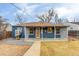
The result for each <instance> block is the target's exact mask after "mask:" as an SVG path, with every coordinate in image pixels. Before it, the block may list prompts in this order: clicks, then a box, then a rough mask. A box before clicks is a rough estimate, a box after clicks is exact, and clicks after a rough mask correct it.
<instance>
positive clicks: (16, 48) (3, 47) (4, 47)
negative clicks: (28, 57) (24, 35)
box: [0, 44, 30, 56]
mask: <svg viewBox="0 0 79 59" xmlns="http://www.w3.org/2000/svg"><path fill="white" fill-rule="evenodd" d="M29 48H30V46H27V45H24V46H20V45H8V44H0V56H22V55H24V53H25V52H26V51H27V50H28V49H29Z"/></svg>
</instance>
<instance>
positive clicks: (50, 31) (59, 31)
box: [12, 22, 68, 39]
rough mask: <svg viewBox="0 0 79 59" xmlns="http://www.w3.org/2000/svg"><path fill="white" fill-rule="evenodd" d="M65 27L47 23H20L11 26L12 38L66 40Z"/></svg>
mask: <svg viewBox="0 0 79 59" xmlns="http://www.w3.org/2000/svg"><path fill="white" fill-rule="evenodd" d="M67 27H68V26H66V25H63V24H52V23H47V22H30V23H20V24H17V25H16V26H12V36H13V37H14V38H15V37H16V36H17V35H19V37H20V38H40V39H41V38H53V39H54V38H55V39H56V38H61V39H65V38H68V30H67Z"/></svg>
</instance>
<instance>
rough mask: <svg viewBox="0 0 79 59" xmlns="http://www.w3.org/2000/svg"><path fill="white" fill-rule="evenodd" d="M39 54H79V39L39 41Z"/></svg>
mask: <svg viewBox="0 0 79 59" xmlns="http://www.w3.org/2000/svg"><path fill="white" fill-rule="evenodd" d="M40 55H41V56H79V41H48V42H41V52H40Z"/></svg>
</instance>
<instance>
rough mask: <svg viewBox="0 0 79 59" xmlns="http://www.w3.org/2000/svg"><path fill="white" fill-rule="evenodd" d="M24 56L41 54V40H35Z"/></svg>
mask: <svg viewBox="0 0 79 59" xmlns="http://www.w3.org/2000/svg"><path fill="white" fill-rule="evenodd" d="M24 56H40V40H37V41H35V42H34V44H33V45H32V47H31V48H30V49H29V50H28V51H27V52H26V53H25V54H24Z"/></svg>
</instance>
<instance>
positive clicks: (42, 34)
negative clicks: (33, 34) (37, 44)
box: [41, 28, 43, 39]
mask: <svg viewBox="0 0 79 59" xmlns="http://www.w3.org/2000/svg"><path fill="white" fill-rule="evenodd" d="M41 34H42V39H43V28H41Z"/></svg>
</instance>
